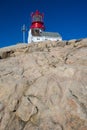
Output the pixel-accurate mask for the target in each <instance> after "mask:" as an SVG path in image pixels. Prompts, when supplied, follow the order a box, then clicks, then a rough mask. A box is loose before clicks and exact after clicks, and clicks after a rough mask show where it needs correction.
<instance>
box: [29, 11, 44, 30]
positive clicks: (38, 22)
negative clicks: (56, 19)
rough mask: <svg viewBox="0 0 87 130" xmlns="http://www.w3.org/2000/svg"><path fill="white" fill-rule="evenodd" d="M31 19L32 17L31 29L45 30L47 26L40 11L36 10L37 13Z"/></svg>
mask: <svg viewBox="0 0 87 130" xmlns="http://www.w3.org/2000/svg"><path fill="white" fill-rule="evenodd" d="M31 17H32V24H31V26H30V28H31V29H41V30H45V26H44V22H43V18H44V15H43V14H41V13H40V12H39V11H38V10H36V12H35V13H32V14H31Z"/></svg>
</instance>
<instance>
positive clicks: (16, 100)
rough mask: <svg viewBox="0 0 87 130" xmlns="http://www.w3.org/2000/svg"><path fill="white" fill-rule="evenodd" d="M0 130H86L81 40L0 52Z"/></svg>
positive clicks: (86, 67) (85, 58)
mask: <svg viewBox="0 0 87 130" xmlns="http://www.w3.org/2000/svg"><path fill="white" fill-rule="evenodd" d="M0 130H87V39H80V40H70V41H62V42H58V41H57V42H51V41H46V42H41V43H35V44H33V43H32V44H29V45H27V44H17V45H15V46H11V47H6V48H2V49H0Z"/></svg>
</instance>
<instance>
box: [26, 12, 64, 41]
mask: <svg viewBox="0 0 87 130" xmlns="http://www.w3.org/2000/svg"><path fill="white" fill-rule="evenodd" d="M31 18H32V19H31V21H32V23H31V26H30V30H29V32H28V43H32V42H41V41H45V40H51V41H61V40H62V37H61V35H60V34H59V33H54V32H45V26H44V21H43V18H44V15H43V14H41V13H40V12H39V11H38V10H36V12H35V13H32V14H31Z"/></svg>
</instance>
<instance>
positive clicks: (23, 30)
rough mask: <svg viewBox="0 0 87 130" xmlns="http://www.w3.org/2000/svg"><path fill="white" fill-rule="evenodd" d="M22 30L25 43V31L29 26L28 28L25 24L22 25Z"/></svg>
mask: <svg viewBox="0 0 87 130" xmlns="http://www.w3.org/2000/svg"><path fill="white" fill-rule="evenodd" d="M21 31H22V32H23V43H25V33H26V31H27V28H26V26H25V24H24V25H23V26H22V29H21Z"/></svg>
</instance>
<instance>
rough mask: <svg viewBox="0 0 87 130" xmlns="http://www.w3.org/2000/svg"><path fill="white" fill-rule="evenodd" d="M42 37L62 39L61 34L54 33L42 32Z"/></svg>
mask: <svg viewBox="0 0 87 130" xmlns="http://www.w3.org/2000/svg"><path fill="white" fill-rule="evenodd" d="M40 35H41V36H45V37H61V35H60V34H59V33H53V32H41V33H40Z"/></svg>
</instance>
